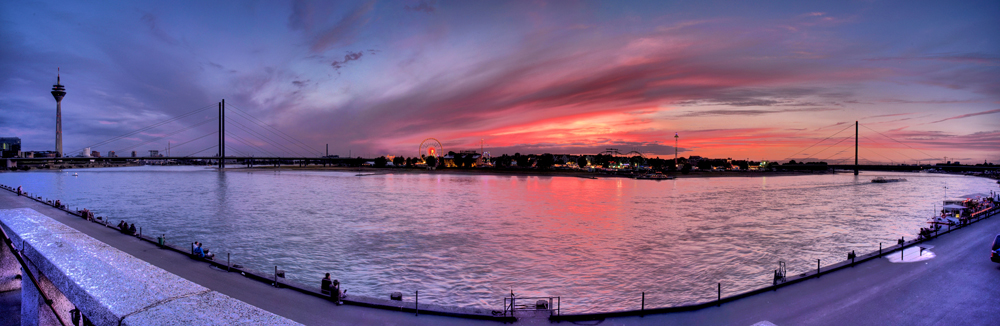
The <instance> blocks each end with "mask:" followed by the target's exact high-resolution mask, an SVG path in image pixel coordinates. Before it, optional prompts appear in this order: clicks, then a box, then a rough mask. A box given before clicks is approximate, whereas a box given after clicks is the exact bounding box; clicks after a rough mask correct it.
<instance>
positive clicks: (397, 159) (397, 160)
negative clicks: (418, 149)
mask: <svg viewBox="0 0 1000 326" xmlns="http://www.w3.org/2000/svg"><path fill="white" fill-rule="evenodd" d="M392 164H394V165H396V166H402V165H404V164H406V158H405V157H402V156H396V157H393V158H392Z"/></svg>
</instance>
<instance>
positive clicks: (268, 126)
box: [226, 104, 323, 153]
mask: <svg viewBox="0 0 1000 326" xmlns="http://www.w3.org/2000/svg"><path fill="white" fill-rule="evenodd" d="M226 106H229V107H232V108H233V109H236V111H238V112H240V113H242V114H245V115H246V116H248V117H250V119H252V120H256V121H257V122H259V123H258V125H260V126H262V127H266V128H270V129H273V130H274V131H277V133H275V134H276V135H278V136H279V137H280V136H282V135H284V137H282V138H285V137H287V138H285V140H288V141H289V142H291V143H293V144H295V142H297V143H298V144H301V145H298V144H295V145H296V146H299V147H301V148H302V149H305V150H306V151H307V152H309V151H312V152H314V153H323V152H322V151H317V150H316V149H314V148H312V147H309V145H307V144H306V143H304V142H302V141H301V140H298V139H296V138H295V137H292V136H290V135H288V134H286V133H285V132H283V131H281V129H278V128H275V127H271V126H270V125H268V124H266V123H264V121H261V120H260V119H257V118H256V117H254V116H253V115H252V114H250V113H248V112H246V111H243V110H240V109H239V108H237V107H235V106H232V105H229V104H226ZM255 123H256V122H255ZM274 131H272V133H274ZM293 141H294V142H293Z"/></svg>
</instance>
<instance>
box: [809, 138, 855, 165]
mask: <svg viewBox="0 0 1000 326" xmlns="http://www.w3.org/2000/svg"><path fill="white" fill-rule="evenodd" d="M851 138H852V137H850V136H848V137H844V139H841V140H840V141H838V142H836V143H834V144H833V145H830V146H828V147H827V148H824V149H823V150H821V151H819V152H816V153H812V154H810V155H809V156H806V157H805V158H803V159H802V160H806V159H809V158H812V157H813V155H816V154H819V153H822V152H824V151H826V150H828V149H830V148H833V146H837V145H840V143H843V142H844V141H845V140H849V139H851Z"/></svg>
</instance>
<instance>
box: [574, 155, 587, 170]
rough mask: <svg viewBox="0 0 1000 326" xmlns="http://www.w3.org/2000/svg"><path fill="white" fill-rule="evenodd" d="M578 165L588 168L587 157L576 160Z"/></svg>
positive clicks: (582, 156)
mask: <svg viewBox="0 0 1000 326" xmlns="http://www.w3.org/2000/svg"><path fill="white" fill-rule="evenodd" d="M576 165H579V166H580V167H581V168H583V167H587V157H586V156H584V155H580V157H579V158H577V159H576Z"/></svg>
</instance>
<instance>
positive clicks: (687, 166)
mask: <svg viewBox="0 0 1000 326" xmlns="http://www.w3.org/2000/svg"><path fill="white" fill-rule="evenodd" d="M681 173H683V174H688V173H691V164H687V163H684V167H682V168H681Z"/></svg>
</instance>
